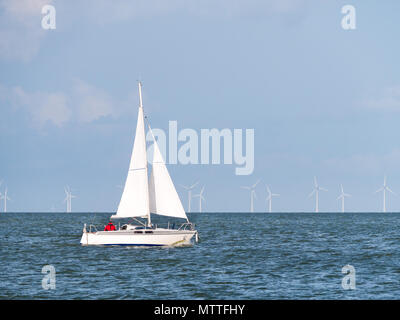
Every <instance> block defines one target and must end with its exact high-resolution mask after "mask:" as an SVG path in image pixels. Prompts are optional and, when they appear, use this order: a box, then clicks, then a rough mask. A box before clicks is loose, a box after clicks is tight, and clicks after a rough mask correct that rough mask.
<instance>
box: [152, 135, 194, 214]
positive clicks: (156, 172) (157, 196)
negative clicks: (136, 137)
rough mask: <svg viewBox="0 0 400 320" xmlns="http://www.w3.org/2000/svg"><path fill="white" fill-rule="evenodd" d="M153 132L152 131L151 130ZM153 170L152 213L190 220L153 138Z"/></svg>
mask: <svg viewBox="0 0 400 320" xmlns="http://www.w3.org/2000/svg"><path fill="white" fill-rule="evenodd" d="M150 132H151V129H150ZM151 134H152V137H153V141H154V143H153V162H152V166H153V170H152V171H151V176H150V183H149V195H150V212H151V213H156V214H159V215H163V216H169V217H177V218H183V219H186V220H188V218H187V216H186V213H185V210H184V209H183V206H182V202H181V200H180V199H179V196H178V193H177V192H176V189H175V186H174V184H173V182H172V180H171V177H170V175H169V173H168V170H167V167H166V166H165V162H164V159H163V157H162V155H161V152H160V149H159V148H158V144H157V141H156V139H155V138H154V136H153V133H152V132H151Z"/></svg>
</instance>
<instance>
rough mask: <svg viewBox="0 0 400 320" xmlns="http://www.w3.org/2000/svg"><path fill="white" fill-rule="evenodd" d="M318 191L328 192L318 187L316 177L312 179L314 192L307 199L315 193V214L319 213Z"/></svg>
mask: <svg viewBox="0 0 400 320" xmlns="http://www.w3.org/2000/svg"><path fill="white" fill-rule="evenodd" d="M320 191H328V190H326V189H325V188H322V187H320V186H319V185H318V182H317V177H314V190H313V191H312V192H311V193H310V194H309V196H308V197H311V196H312V195H313V194H314V193H315V212H317V213H318V212H319V208H318V205H319V203H318V201H319V199H318V198H319V192H320Z"/></svg>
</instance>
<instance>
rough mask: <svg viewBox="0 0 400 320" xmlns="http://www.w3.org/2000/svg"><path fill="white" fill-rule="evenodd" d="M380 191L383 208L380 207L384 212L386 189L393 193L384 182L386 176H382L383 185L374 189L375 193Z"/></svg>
mask: <svg viewBox="0 0 400 320" xmlns="http://www.w3.org/2000/svg"><path fill="white" fill-rule="evenodd" d="M381 191H382V192H383V209H382V212H386V191H389V192H390V193H393V194H395V193H394V192H393V191H392V190H390V188H389V187H388V186H387V184H386V176H384V177H383V186H382V187H381V188H380V189H378V190H376V191H375V193H378V192H381Z"/></svg>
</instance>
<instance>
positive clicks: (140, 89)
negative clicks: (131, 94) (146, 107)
mask: <svg viewBox="0 0 400 320" xmlns="http://www.w3.org/2000/svg"><path fill="white" fill-rule="evenodd" d="M138 85H139V107H140V108H143V101H142V83H141V82H140V81H139V82H138Z"/></svg>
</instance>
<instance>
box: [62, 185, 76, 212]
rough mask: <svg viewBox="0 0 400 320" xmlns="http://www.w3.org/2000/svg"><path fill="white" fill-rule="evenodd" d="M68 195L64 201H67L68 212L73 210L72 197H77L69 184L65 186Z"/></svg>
mask: <svg viewBox="0 0 400 320" xmlns="http://www.w3.org/2000/svg"><path fill="white" fill-rule="evenodd" d="M64 191H65V194H66V197H65V199H64V202H67V212H71V211H72V198H76V196H74V195H72V193H71V190H70V188H69V187H68V186H66V187H65V188H64Z"/></svg>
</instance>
